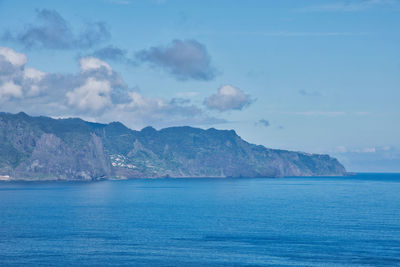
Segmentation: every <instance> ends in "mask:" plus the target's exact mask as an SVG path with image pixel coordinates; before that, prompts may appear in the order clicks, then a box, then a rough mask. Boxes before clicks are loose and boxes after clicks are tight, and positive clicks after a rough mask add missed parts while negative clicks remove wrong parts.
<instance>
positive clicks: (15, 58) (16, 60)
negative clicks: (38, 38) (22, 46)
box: [0, 47, 28, 67]
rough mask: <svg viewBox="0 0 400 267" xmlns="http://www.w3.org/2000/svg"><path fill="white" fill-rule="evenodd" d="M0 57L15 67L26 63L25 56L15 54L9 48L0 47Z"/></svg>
mask: <svg viewBox="0 0 400 267" xmlns="http://www.w3.org/2000/svg"><path fill="white" fill-rule="evenodd" d="M0 56H3V57H4V58H5V59H6V60H7V61H8V62H10V63H11V64H12V65H14V66H16V67H22V66H24V65H25V64H26V62H27V61H28V59H27V57H26V55H24V54H22V53H17V52H16V51H15V50H14V49H12V48H9V47H0Z"/></svg>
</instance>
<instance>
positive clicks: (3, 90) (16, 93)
mask: <svg viewBox="0 0 400 267" xmlns="http://www.w3.org/2000/svg"><path fill="white" fill-rule="evenodd" d="M10 97H15V98H20V97H22V88H21V86H19V85H17V84H15V83H14V82H13V81H8V82H6V83H4V84H2V85H0V99H3V98H5V99H8V98H10Z"/></svg>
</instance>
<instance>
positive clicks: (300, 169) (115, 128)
mask: <svg viewBox="0 0 400 267" xmlns="http://www.w3.org/2000/svg"><path fill="white" fill-rule="evenodd" d="M345 173H346V171H345V169H344V167H343V166H342V165H341V164H340V163H339V162H338V161H337V160H336V159H334V158H331V157H329V156H328V155H316V154H306V153H300V152H291V151H285V150H275V149H268V148H265V147H263V146H257V145H253V144H249V143H247V142H246V141H244V140H242V139H241V138H240V137H239V136H238V135H237V134H236V133H235V132H234V131H232V130H231V131H225V130H224V131H221V130H216V129H213V128H211V129H208V130H202V129H198V128H192V127H171V128H166V129H162V130H159V131H157V130H155V129H154V128H152V127H147V128H144V129H143V130H141V131H134V130H131V129H128V128H127V127H125V126H124V125H123V124H121V123H118V122H114V123H110V124H97V123H89V122H85V121H83V120H80V119H58V120H55V119H51V118H47V117H30V116H28V115H26V114H25V113H19V114H16V115H13V114H7V113H0V176H3V177H7V176H10V177H12V178H13V179H31V180H40V179H46V180H48V179H58V180H96V179H103V178H146V177H283V176H321V175H344V174H345Z"/></svg>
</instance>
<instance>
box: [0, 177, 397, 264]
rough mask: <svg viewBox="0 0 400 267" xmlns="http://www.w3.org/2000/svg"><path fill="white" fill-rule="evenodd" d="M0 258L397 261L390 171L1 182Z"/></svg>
mask: <svg viewBox="0 0 400 267" xmlns="http://www.w3.org/2000/svg"><path fill="white" fill-rule="evenodd" d="M0 265H1V266H7V265H18V266H20V265H29V266H32V265H74V266H75V265H83V266H85V265H86V266H94V265H100V266H105V265H135V266H141V265H143V266H145V265H146V266H148V265H155V266H197V265H217V266H224V265H226V266H232V265H236V266H243V265H244V266H259V265H273V266H293V265H295V266H346V265H348V266H396V265H397V266H398V265H400V175H399V174H357V175H355V176H351V177H326V178H323V177H321V178H283V179H268V178H265V179H262V178H258V179H152V180H127V181H101V182H91V183H90V182H88V183H85V182H81V183H77V182H39V183H9V182H3V183H0Z"/></svg>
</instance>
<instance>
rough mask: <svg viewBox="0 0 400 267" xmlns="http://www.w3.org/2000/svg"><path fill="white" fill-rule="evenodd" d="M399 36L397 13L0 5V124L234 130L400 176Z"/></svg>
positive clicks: (345, 8)
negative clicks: (30, 121)
mask: <svg viewBox="0 0 400 267" xmlns="http://www.w3.org/2000/svg"><path fill="white" fill-rule="evenodd" d="M399 29H400V1H398V0H369V1H368V0H344V1H340V0H332V1H328V0H327V1H301V0H296V1H295V0H291V1H290V0H282V1H223V0H221V1H173V0H147V1H146V0H142V1H139V0H83V1H40V0H39V1H7V0H0V47H3V49H0V70H2V71H0V105H1V107H2V108H1V111H7V112H19V111H21V110H22V111H25V112H27V113H29V114H31V115H48V116H53V117H70V116H74V117H75V116H79V117H82V118H84V119H88V120H91V121H99V122H110V121H114V120H119V121H122V122H123V123H125V124H126V125H127V126H129V127H131V128H133V129H141V128H143V127H144V126H147V125H153V126H154V127H156V128H162V127H168V126H173V125H191V126H196V127H201V128H210V127H215V128H218V129H235V130H236V132H237V133H238V134H239V135H240V136H241V137H243V138H244V139H246V140H248V141H249V142H252V143H257V144H262V145H265V146H267V147H272V148H282V149H291V150H301V151H307V152H313V153H314V152H315V153H329V154H332V155H334V156H337V157H338V158H339V159H340V160H341V161H342V162H343V163H344V164H345V165H346V167H347V169H349V170H350V171H400V141H399V136H400V123H399V122H400V119H399V118H400V108H399V105H398V102H399V100H400V49H399V48H400V30H399ZM15 58H19V59H20V61H16V60H15ZM13 60H14V61H13Z"/></svg>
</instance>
